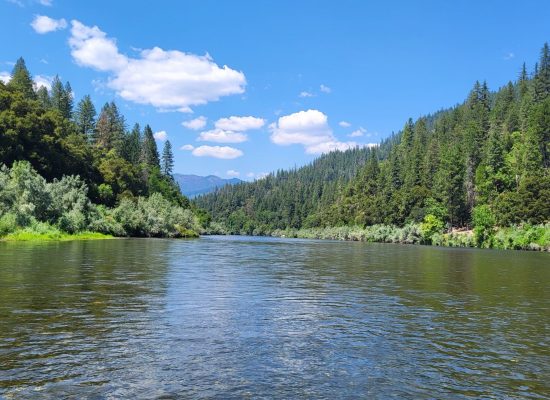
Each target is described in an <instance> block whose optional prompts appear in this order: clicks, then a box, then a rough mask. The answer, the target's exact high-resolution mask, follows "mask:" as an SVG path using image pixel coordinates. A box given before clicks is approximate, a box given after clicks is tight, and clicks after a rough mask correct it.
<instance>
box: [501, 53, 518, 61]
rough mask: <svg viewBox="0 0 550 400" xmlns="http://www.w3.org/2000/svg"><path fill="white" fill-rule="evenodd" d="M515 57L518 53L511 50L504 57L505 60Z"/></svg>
mask: <svg viewBox="0 0 550 400" xmlns="http://www.w3.org/2000/svg"><path fill="white" fill-rule="evenodd" d="M515 57H516V55H515V54H514V53H512V52H509V53H506V54H505V55H504V57H503V58H504V59H505V60H511V59H512V58H515Z"/></svg>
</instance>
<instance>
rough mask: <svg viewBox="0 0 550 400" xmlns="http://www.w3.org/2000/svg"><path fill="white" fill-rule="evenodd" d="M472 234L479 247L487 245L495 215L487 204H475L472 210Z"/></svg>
mask: <svg viewBox="0 0 550 400" xmlns="http://www.w3.org/2000/svg"><path fill="white" fill-rule="evenodd" d="M473 223H474V236H475V240H476V244H477V245H478V246H479V247H482V246H483V245H486V246H487V245H488V243H487V242H488V241H489V240H490V239H491V237H492V231H493V228H494V226H495V216H494V215H493V212H492V211H491V209H490V208H489V206H488V205H486V204H483V205H480V206H477V207H475V208H474V210H473Z"/></svg>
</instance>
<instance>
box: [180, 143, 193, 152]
mask: <svg viewBox="0 0 550 400" xmlns="http://www.w3.org/2000/svg"><path fill="white" fill-rule="evenodd" d="M194 148H195V146H193V145H192V144H184V145H183V146H181V147H180V150H186V151H191V150H193V149H194Z"/></svg>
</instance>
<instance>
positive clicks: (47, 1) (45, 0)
mask: <svg viewBox="0 0 550 400" xmlns="http://www.w3.org/2000/svg"><path fill="white" fill-rule="evenodd" d="M38 2H39V3H40V4H42V5H43V6H46V7H51V6H52V0H38Z"/></svg>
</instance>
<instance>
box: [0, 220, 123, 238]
mask: <svg viewBox="0 0 550 400" xmlns="http://www.w3.org/2000/svg"><path fill="white" fill-rule="evenodd" d="M113 238H114V236H112V235H108V234H104V233H100V232H90V231H82V232H75V233H68V232H64V231H62V230H60V229H58V228H57V227H55V226H52V225H49V224H46V223H35V224H32V225H31V226H28V227H24V228H21V227H18V228H16V229H13V230H10V231H8V232H6V231H4V232H0V240H2V241H12V242H30V241H67V240H99V239H113Z"/></svg>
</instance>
